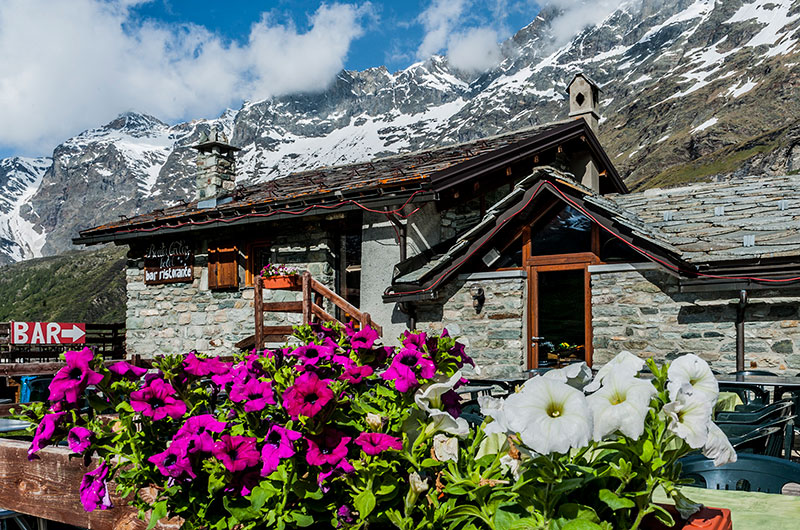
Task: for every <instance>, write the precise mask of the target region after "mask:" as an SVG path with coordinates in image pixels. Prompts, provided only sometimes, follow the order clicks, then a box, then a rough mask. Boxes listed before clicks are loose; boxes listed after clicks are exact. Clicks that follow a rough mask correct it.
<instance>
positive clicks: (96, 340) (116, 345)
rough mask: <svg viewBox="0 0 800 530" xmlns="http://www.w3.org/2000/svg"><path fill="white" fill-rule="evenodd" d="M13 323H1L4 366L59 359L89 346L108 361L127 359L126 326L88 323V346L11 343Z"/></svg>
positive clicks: (1, 351) (0, 359) (0, 345)
mask: <svg viewBox="0 0 800 530" xmlns="http://www.w3.org/2000/svg"><path fill="white" fill-rule="evenodd" d="M10 334H11V323H10V322H0V363H15V362H26V361H47V360H52V359H57V358H58V355H59V354H60V353H61V352H63V351H64V350H67V349H74V348H83V347H84V346H88V347H89V348H91V349H92V350H93V351H94V352H95V353H102V354H103V356H104V357H105V358H106V359H122V358H123V357H124V356H125V324H92V323H87V324H86V344H11V337H10Z"/></svg>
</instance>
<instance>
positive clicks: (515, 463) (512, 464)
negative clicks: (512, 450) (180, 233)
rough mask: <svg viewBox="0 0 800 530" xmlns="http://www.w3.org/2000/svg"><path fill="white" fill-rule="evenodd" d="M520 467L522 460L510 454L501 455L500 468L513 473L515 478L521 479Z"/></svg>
mask: <svg viewBox="0 0 800 530" xmlns="http://www.w3.org/2000/svg"><path fill="white" fill-rule="evenodd" d="M520 467H522V460H519V459H516V458H512V457H511V455H508V454H506V455H503V456H501V457H500V469H502V470H503V471H504V472H506V473H511V476H512V477H514V480H519V470H520Z"/></svg>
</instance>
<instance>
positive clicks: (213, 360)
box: [183, 352, 233, 377]
mask: <svg viewBox="0 0 800 530" xmlns="http://www.w3.org/2000/svg"><path fill="white" fill-rule="evenodd" d="M232 365H233V363H229V362H223V361H221V360H219V358H217V357H208V358H204V357H198V356H197V354H196V353H195V352H191V353H189V354H188V355H187V356H186V358H185V359H184V360H183V370H184V371H185V372H186V373H187V374H190V375H195V376H198V377H204V376H207V375H211V374H214V375H222V374H226V373H228V371H229V370H230V369H231V366H232Z"/></svg>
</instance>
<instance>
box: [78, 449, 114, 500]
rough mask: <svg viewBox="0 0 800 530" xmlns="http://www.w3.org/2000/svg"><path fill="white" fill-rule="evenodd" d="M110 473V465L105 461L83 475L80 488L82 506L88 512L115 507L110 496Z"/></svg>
mask: <svg viewBox="0 0 800 530" xmlns="http://www.w3.org/2000/svg"><path fill="white" fill-rule="evenodd" d="M108 471H109V470H108V464H106V461H105V460H103V461H102V462H100V465H99V466H97V468H96V469H94V470H93V471H89V472H88V473H86V474H85V475H83V479H81V487H80V493H81V504H83V509H84V510H86V511H87V512H93V511H94V510H96V509H97V508H100V509H101V510H107V509H109V508H112V507H113V506H112V504H111V498H110V497H109V494H108V480H107V478H108Z"/></svg>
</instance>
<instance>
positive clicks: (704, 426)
mask: <svg viewBox="0 0 800 530" xmlns="http://www.w3.org/2000/svg"><path fill="white" fill-rule="evenodd" d="M662 411H663V412H664V413H665V414H666V415H667V417H668V418H669V424H668V425H667V428H668V429H669V430H670V431H672V432H673V433H675V434H676V435H678V436H679V437H681V438H683V439H684V440H686V443H688V444H689V447H691V448H692V449H699V448H701V447H703V445H705V443H706V440H707V439H708V429H709V424H711V413H712V411H713V407H712V404H711V403H710V402H709V401H707V400H706V399H705V398H704V397H702V396H698V395H696V394H694V393H692V391H691V385H689V384H688V383H687V384H684V385H683V386H681V387H680V388H679V389H678V391H677V392H676V395H675V399H674V400H673V401H670V402H669V403H667V404H666V405H664V408H663V409H662Z"/></svg>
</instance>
